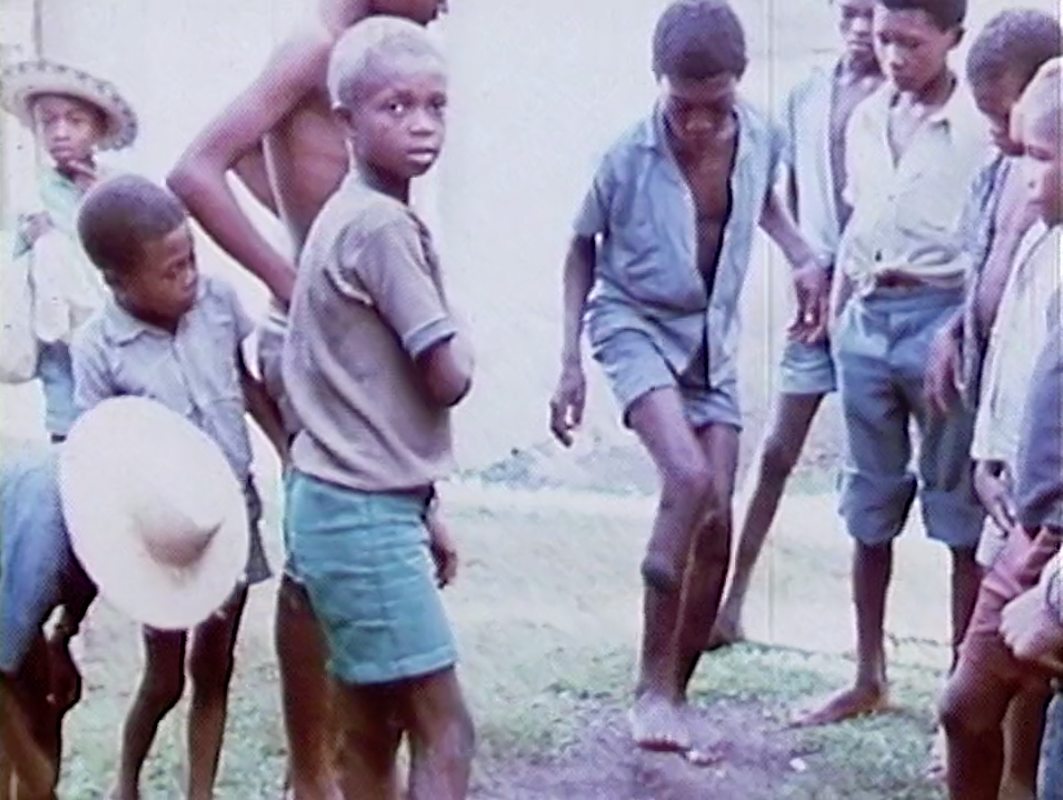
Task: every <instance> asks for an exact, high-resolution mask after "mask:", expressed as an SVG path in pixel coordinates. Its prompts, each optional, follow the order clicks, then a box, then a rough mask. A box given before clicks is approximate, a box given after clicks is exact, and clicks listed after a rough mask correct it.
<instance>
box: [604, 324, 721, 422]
mask: <svg viewBox="0 0 1063 800" xmlns="http://www.w3.org/2000/svg"><path fill="white" fill-rule="evenodd" d="M594 358H595V360H596V361H597V362H598V363H599V364H601V365H602V370H603V371H604V372H605V378H606V381H607V382H608V383H609V386H610V388H611V389H612V390H613V394H614V395H615V397H616V400H617V404H618V405H619V406H620V410H621V413H622V415H623V421H624V425H627V424H628V414H629V413H630V411H631V406H632V405H633V404H634V403H635V401H637V400H639V399H640V398H642V397H644V396H645V395H647V394H649V393H650V392H652V391H655V390H657V389H665V388H674V389H677V390H678V391H679V394H680V396H681V397H682V399H683V408H684V410H685V411H686V416H687V420H688V421H689V422H690V425H691V427H693V428H694V429H698V428H703V427H705V426H706V425H713V424H722V425H730V426H732V427H734V428H735V429H737V430H741V428H742V414H741V412H740V410H739V406H738V385H737V381H731V382H729V383H727V384H724V385H722V386H709V383H708V377H707V376H708V364H707V363H706V361H705V357H704V355H702V356H701V357H700V358H695V359H694V363H693V364H692V365H691V367H690V368H689V369H688V370H687V371H686V372H684V373H681V374H677V373H676V372H675V371H674V370H673V369H672V368H671V366H669V364H668V362H667V361H666V360H665V358H664V356H663V355H662V354H661V352H660V350H658V349H657V346H656V345H655V344H654V343H653V340H652V339H650V337H649V336H647V335H646V334H645V333H643V332H641V331H635V330H626V331H620V332H618V333H615V334H613V335H612V336H610V337H609V338H608V339H606V340H605V341H603V342H600V343H598V345H597V346H596V347H595V348H594Z"/></svg>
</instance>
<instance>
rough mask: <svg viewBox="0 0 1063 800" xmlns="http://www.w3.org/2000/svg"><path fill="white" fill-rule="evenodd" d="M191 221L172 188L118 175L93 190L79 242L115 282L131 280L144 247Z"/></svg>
mask: <svg viewBox="0 0 1063 800" xmlns="http://www.w3.org/2000/svg"><path fill="white" fill-rule="evenodd" d="M187 218H188V215H187V212H186V211H185V207H184V206H183V205H182V204H181V201H180V200H178V199H177V197H176V196H175V195H173V194H172V193H171V192H170V191H168V190H167V189H164V188H162V187H161V186H157V185H156V184H154V183H152V182H151V181H149V180H148V179H147V178H142V177H140V176H138V175H119V176H117V177H114V178H109V179H108V180H105V181H104V182H103V183H101V184H99V185H98V186H96V187H94V188H93V189H92V190H91V191H90V192H89V193H88V194H87V195H86V196H85V199H84V201H83V202H82V204H81V210H80V212H79V213H78V222H77V225H78V237H79V238H80V239H81V246H82V247H84V248H85V253H86V254H87V255H88V257H89V260H90V261H92V263H93V264H95V265H96V267H97V268H98V269H99V270H100V271H101V272H103V273H104V275H105V276H106V277H107V279H108V280H109V281H110V280H113V279H115V278H121V277H123V276H128V275H131V274H132V273H134V272H135V271H136V269H137V268H138V266H139V265H140V262H141V259H142V258H143V253H144V251H143V247H142V245H143V244H144V243H145V242H152V241H155V240H157V239H161V238H162V237H164V236H166V235H167V234H170V233H172V232H173V231H175V230H177V228H178V227H180V226H181V225H182V224H184V222H185V220H186V219H187Z"/></svg>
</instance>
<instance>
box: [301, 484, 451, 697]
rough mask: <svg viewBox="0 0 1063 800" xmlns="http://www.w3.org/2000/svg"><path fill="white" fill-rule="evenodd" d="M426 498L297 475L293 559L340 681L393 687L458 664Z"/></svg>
mask: <svg viewBox="0 0 1063 800" xmlns="http://www.w3.org/2000/svg"><path fill="white" fill-rule="evenodd" d="M428 499H429V493H428V492H427V491H425V492H421V493H366V492H358V491H354V490H351V489H346V488H343V487H340V486H336V485H333V484H330V483H325V482H323V481H319V480H317V479H316V478H312V477H310V476H308V475H305V474H303V473H300V472H297V471H294V470H293V471H292V472H291V474H290V476H289V483H288V509H287V516H288V526H287V527H288V536H289V547H290V552H289V558H290V560H291V562H292V564H291V567H292V571H293V572H294V573H295V574H297V575H298V576H299V578H300V579H301V581H302V582H303V585H304V586H305V587H306V590H307V594H308V595H309V597H310V603H311V605H312V606H313V609H314V614H315V615H316V616H317V619H318V623H319V624H320V625H321V629H322V631H323V632H324V634H325V638H326V640H327V642H328V648H329V671H330V672H331V673H332V674H333V676H334V677H335V678H336V679H337V680H338V681H340V682H341V683H346V684H350V685H367V684H380V683H391V682H394V681H400V680H408V679H410V678H417V677H421V676H423V675H430V674H432V673H435V672H439V671H440V670H443V669H447V668H449V667H453V666H454V665H455V664H456V663H457V647H456V644H455V641H454V634H453V632H452V631H451V628H450V623H449V621H448V620H447V615H446V611H445V609H444V608H443V602H442V598H441V597H440V594H439V589H438V588H437V586H436V576H435V565H434V563H433V561H432V556H431V551H430V549H429V541H428V531H427V529H426V528H425V524H424V517H425V511H426V509H427V503H428Z"/></svg>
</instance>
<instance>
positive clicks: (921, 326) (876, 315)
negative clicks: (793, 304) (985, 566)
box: [832, 289, 985, 550]
mask: <svg viewBox="0 0 1063 800" xmlns="http://www.w3.org/2000/svg"><path fill="white" fill-rule="evenodd" d="M960 302H961V296H960V293H959V292H954V291H951V290H944V289H920V290H918V291H910V292H891V291H883V292H881V293H876V294H874V295H872V296H870V297H866V298H854V299H853V300H851V301H850V302H849V304H848V305H847V306H846V307H845V310H844V311H843V312H842V314H841V317H840V318H839V320H838V326H837V329H836V330H835V332H834V338H833V341H832V345H833V348H834V358H835V363H836V365H837V369H838V391H839V395H840V399H841V406H842V413H843V417H844V420H845V432H846V454H845V458H846V463H845V468H844V471H843V475H842V485H841V513H842V517H843V518H844V519H845V521H846V525H847V527H848V529H849V533H850V534H851V535H852V536H853V537H854V538H856V539H857V540H858V541H860V542H861V543H862V544H865V545H868V546H874V545H879V544H885V543H886V542H889V541H891V540H892V539H893V538H895V537H896V536H898V535H899V534H900V532H901V531H902V530H903V528H904V524H905V521H906V520H907V517H908V512H909V510H910V508H911V506H912V502H913V500H914V499H915V497H916V496H917V495H918V496H919V500H920V506H921V510H922V514H923V522H924V524H925V527H926V531H927V535H928V536H929V537H930V538H931V539H934V540H937V541H940V542H942V543H944V544H946V545H948V546H949V547H953V548H961V549H972V550H973V549H974V548H975V547H976V546H977V545H978V540H979V538H980V536H981V534H982V525H983V521H984V519H985V512H984V510H983V509H982V506H981V504H980V503H979V502H978V499H977V498H976V497H975V494H974V488H973V483H972V468H971V457H970V452H971V439H972V437H973V433H974V414H973V413H971V412H970V410H969V409H967V408H965V407H962V406H958V407H956V408H955V409H954V410H953V411H952V412H950V413H949V414H948V415H946V416H941V415H938V414H933V413H931V412H930V410H929V409H928V408H927V406H926V402H925V399H924V393H923V373H924V371H925V369H926V362H927V357H928V354H929V351H930V345H931V342H932V341H933V339H934V335H935V334H936V333H937V331H938V330H939V329H940V328H941V326H942V325H943V324H945V322H947V321H948V319H949V318H950V317H951V316H952V314H953V313H954V312H955V310H956V309H957V308H958V307H959V303H960ZM912 420H914V421H915V423H916V426H917V428H918V429H919V434H920V442H919V457H918V460H917V461H916V463H915V464H913V463H912V453H913V450H914V448H913V447H912V441H911V437H910V433H909V424H910V422H911V421H912Z"/></svg>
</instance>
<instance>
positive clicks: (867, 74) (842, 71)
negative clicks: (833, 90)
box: [838, 52, 882, 84]
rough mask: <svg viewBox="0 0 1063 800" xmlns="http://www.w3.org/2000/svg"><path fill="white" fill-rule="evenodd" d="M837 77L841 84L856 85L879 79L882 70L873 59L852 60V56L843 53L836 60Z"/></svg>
mask: <svg viewBox="0 0 1063 800" xmlns="http://www.w3.org/2000/svg"><path fill="white" fill-rule="evenodd" d="M838 77H839V78H840V79H841V81H842V83H846V84H848V83H857V82H858V81H862V80H865V79H868V78H881V77H882V70H881V69H880V68H879V65H878V62H877V61H876V60H875V59H873V58H871V59H863V58H853V56H852V54H850V53H848V52H845V53H842V56H841V58H840V59H839V60H838Z"/></svg>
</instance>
